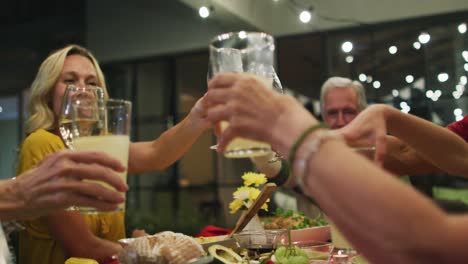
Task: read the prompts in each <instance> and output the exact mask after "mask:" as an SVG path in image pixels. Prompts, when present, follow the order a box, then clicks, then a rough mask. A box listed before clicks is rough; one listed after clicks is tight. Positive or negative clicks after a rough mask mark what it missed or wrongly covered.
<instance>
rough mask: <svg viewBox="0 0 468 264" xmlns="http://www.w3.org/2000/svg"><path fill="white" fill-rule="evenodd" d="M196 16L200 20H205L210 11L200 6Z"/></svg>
mask: <svg viewBox="0 0 468 264" xmlns="http://www.w3.org/2000/svg"><path fill="white" fill-rule="evenodd" d="M198 14H199V15H200V17H201V18H207V17H209V16H210V9H209V8H208V7H206V6H202V7H200V9H198Z"/></svg>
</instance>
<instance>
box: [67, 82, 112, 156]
mask: <svg viewBox="0 0 468 264" xmlns="http://www.w3.org/2000/svg"><path fill="white" fill-rule="evenodd" d="M79 103H82V104H85V103H86V104H92V103H95V104H96V105H101V106H102V105H104V90H103V89H102V88H100V87H96V86H85V87H79V86H75V85H68V86H67V88H66V89H65V93H64V94H63V99H62V108H61V113H60V117H59V131H60V135H61V136H62V139H63V142H64V143H65V145H66V146H67V148H70V143H71V141H73V134H72V132H71V126H72V124H71V120H72V116H71V115H72V113H71V110H72V105H73V104H79Z"/></svg>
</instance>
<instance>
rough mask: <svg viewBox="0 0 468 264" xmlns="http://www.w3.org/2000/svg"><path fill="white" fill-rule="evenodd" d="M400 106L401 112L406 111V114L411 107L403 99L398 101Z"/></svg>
mask: <svg viewBox="0 0 468 264" xmlns="http://www.w3.org/2000/svg"><path fill="white" fill-rule="evenodd" d="M400 108H401V112H403V113H406V114H407V113H409V111H411V107H410V106H409V105H408V103H407V102H405V101H403V102H401V103H400Z"/></svg>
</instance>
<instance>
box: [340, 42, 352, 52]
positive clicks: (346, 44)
mask: <svg viewBox="0 0 468 264" xmlns="http://www.w3.org/2000/svg"><path fill="white" fill-rule="evenodd" d="M341 50H343V52H344V53H350V52H351V51H352V50H353V43H352V42H351V41H345V42H343V44H341Z"/></svg>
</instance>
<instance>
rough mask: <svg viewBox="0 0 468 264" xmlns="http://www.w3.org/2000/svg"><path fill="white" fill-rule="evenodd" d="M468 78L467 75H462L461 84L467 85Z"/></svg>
mask: <svg viewBox="0 0 468 264" xmlns="http://www.w3.org/2000/svg"><path fill="white" fill-rule="evenodd" d="M467 79H468V78H466V76H460V84H461V85H466V83H467Z"/></svg>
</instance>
